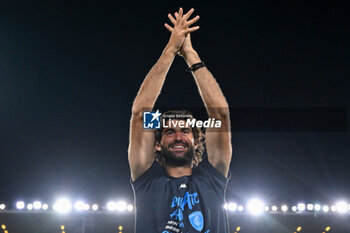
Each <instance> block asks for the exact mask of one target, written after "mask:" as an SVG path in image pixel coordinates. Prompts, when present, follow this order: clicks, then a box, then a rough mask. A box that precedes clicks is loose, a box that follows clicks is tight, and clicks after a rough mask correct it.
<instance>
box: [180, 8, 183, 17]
mask: <svg viewBox="0 0 350 233" xmlns="http://www.w3.org/2000/svg"><path fill="white" fill-rule="evenodd" d="M182 14H183V9H182V7H180V10H179V16H180V18H182Z"/></svg>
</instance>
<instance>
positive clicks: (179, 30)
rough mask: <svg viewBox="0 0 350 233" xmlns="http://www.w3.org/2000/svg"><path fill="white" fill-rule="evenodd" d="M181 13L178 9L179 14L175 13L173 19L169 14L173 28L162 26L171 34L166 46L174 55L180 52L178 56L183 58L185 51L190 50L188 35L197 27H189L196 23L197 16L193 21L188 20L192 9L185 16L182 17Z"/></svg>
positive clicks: (166, 25) (197, 27)
mask: <svg viewBox="0 0 350 233" xmlns="http://www.w3.org/2000/svg"><path fill="white" fill-rule="evenodd" d="M182 11H183V10H182V8H181V7H180V9H179V12H175V14H174V15H175V18H174V17H173V16H172V15H171V14H168V17H169V19H170V21H171V22H172V24H173V25H174V27H171V26H169V25H168V24H167V23H165V24H164V26H165V27H166V29H168V31H169V32H171V36H170V39H169V43H168V46H169V47H170V48H172V49H174V51H175V52H176V53H177V52H180V54H181V55H182V56H184V54H185V51H186V50H189V49H192V44H191V37H190V33H191V32H194V31H197V30H198V29H199V26H195V27H192V28H190V26H191V25H192V24H194V23H195V22H197V20H198V19H199V16H198V15H197V16H196V17H194V18H193V19H191V20H188V19H189V17H190V16H191V14H192V13H193V11H194V9H193V8H192V9H191V10H189V11H188V12H187V13H186V14H185V15H183V12H182Z"/></svg>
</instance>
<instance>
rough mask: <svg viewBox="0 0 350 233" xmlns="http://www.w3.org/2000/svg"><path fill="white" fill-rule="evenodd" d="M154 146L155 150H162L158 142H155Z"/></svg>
mask: <svg viewBox="0 0 350 233" xmlns="http://www.w3.org/2000/svg"><path fill="white" fill-rule="evenodd" d="M154 148H155V149H156V151H162V148H161V146H160V143H159V142H156V145H155V146H154Z"/></svg>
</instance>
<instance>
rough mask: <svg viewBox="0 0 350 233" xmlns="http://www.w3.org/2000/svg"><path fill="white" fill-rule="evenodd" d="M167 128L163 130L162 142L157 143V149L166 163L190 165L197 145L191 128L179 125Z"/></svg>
mask: <svg viewBox="0 0 350 233" xmlns="http://www.w3.org/2000/svg"><path fill="white" fill-rule="evenodd" d="M173 121H174V122H176V123H177V124H176V125H177V127H173V128H165V129H163V132H162V138H161V141H160V143H156V150H157V151H160V152H161V155H162V157H163V159H164V162H165V164H167V165H170V166H174V167H179V166H184V165H190V164H191V163H192V160H193V157H194V151H195V149H196V148H197V145H196V144H195V143H194V136H193V132H192V129H191V128H187V127H183V128H181V127H179V124H178V123H179V121H184V120H173Z"/></svg>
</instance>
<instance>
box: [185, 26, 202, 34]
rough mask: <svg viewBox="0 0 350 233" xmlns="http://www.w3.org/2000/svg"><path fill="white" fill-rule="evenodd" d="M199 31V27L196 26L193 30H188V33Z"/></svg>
mask: <svg viewBox="0 0 350 233" xmlns="http://www.w3.org/2000/svg"><path fill="white" fill-rule="evenodd" d="M198 29H199V26H195V27H192V28H189V29H187V31H186V32H187V33H191V32H194V31H197V30H198Z"/></svg>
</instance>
